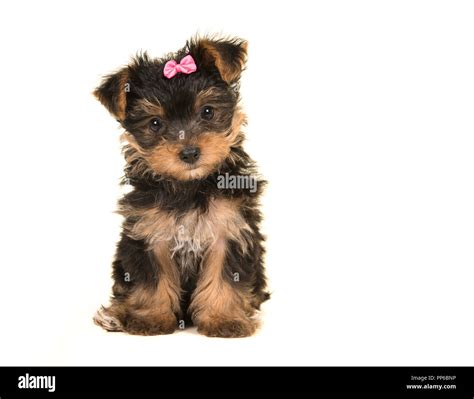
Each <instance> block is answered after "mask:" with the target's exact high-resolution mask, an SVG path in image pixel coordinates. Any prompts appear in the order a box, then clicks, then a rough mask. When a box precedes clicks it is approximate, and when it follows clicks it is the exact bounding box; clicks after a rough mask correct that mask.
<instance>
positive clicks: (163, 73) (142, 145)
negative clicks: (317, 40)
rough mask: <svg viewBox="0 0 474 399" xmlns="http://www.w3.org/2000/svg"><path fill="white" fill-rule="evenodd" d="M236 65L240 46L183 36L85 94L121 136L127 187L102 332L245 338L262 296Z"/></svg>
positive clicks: (252, 172) (100, 318)
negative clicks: (192, 330) (171, 48)
mask: <svg viewBox="0 0 474 399" xmlns="http://www.w3.org/2000/svg"><path fill="white" fill-rule="evenodd" d="M246 55H247V42H245V41H244V40H240V39H228V38H217V39H216V38H193V39H191V40H189V41H188V42H187V44H186V46H185V47H184V48H183V49H181V50H179V51H178V52H176V53H175V54H168V55H167V56H165V57H164V58H161V59H151V58H150V57H149V56H148V55H147V54H146V53H145V54H142V55H138V56H137V57H136V58H135V59H133V60H132V62H131V64H130V65H128V66H126V67H124V68H122V69H120V70H119V71H117V72H116V73H114V74H112V75H109V76H107V77H105V78H104V80H103V82H102V84H101V85H100V87H98V88H97V89H96V90H95V92H94V94H95V96H96V97H97V99H98V100H99V101H100V102H101V103H102V104H103V105H104V106H105V107H106V108H107V110H108V111H109V112H110V113H111V114H112V115H113V116H114V117H115V118H116V119H117V121H118V122H119V123H120V125H121V126H122V127H123V128H124V130H125V132H124V133H123V135H122V139H123V141H124V148H123V153H124V156H125V160H126V167H125V176H124V180H123V184H129V185H131V187H132V190H131V191H130V192H128V193H127V194H126V195H125V196H124V197H123V198H122V199H121V200H120V201H119V213H120V214H121V215H122V216H123V217H124V222H123V232H122V234H121V239H120V242H119V243H118V244H117V252H116V256H115V260H114V262H113V279H114V285H113V295H112V299H111V304H110V306H109V307H107V308H101V309H100V310H99V311H98V312H97V314H96V316H95V317H94V321H95V323H96V324H98V325H100V326H101V327H103V328H104V329H106V330H107V331H124V332H127V333H130V334H140V335H156V334H170V333H172V332H173V331H175V330H176V329H177V328H184V327H185V326H189V325H192V324H193V325H195V326H197V329H198V332H200V333H202V334H205V335H207V336H211V337H245V336H249V335H252V334H253V333H254V332H255V329H256V327H257V320H256V311H257V310H258V309H259V308H260V304H261V303H262V302H263V301H265V300H266V299H268V298H269V294H268V293H267V292H266V279H265V274H264V266H263V256H264V248H263V240H264V238H263V236H262V234H261V233H260V231H259V223H260V221H261V213H260V211H259V202H258V200H259V196H260V194H261V191H262V188H263V186H264V184H265V181H263V180H261V179H258V177H257V175H256V167H255V164H254V162H253V161H252V159H251V158H250V157H249V156H248V155H247V153H246V152H245V151H244V149H243V147H242V144H243V141H244V134H243V132H242V127H243V125H245V115H244V114H243V112H242V110H241V108H240V106H239V80H240V75H241V72H242V70H243V68H244V65H245V61H246ZM223 177H225V178H223ZM229 182H230V183H232V182H233V183H234V184H229ZM245 182H247V183H248V182H254V183H255V184H253V185H252V187H249V185H248V184H247V185H245V184H238V183H245ZM225 183H227V184H225ZM242 186H244V187H242Z"/></svg>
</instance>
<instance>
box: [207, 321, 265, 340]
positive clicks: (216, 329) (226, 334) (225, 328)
mask: <svg viewBox="0 0 474 399" xmlns="http://www.w3.org/2000/svg"><path fill="white" fill-rule="evenodd" d="M256 329H257V324H256V322H255V321H253V320H252V319H250V318H239V319H226V318H213V319H210V320H206V321H203V322H200V323H198V332H199V333H200V334H204V335H207V336H208V337H221V338H241V337H249V336H250V335H252V334H253V333H254V332H255V330H256Z"/></svg>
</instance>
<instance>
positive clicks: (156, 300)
mask: <svg viewBox="0 0 474 399" xmlns="http://www.w3.org/2000/svg"><path fill="white" fill-rule="evenodd" d="M124 245H129V246H130V248H127V251H123V246H124ZM124 254H127V256H125V255H124ZM122 275H125V278H124V277H123V276H122ZM114 277H115V280H116V281H115V284H114V290H113V291H114V297H113V299H112V303H111V305H110V306H109V307H108V308H102V309H101V310H99V312H97V314H96V316H95V318H94V321H95V323H96V324H98V325H100V326H101V327H103V328H104V329H106V330H108V331H125V332H128V333H130V334H138V335H158V334H170V333H172V332H173V331H174V330H175V329H176V327H177V316H178V315H179V314H180V285H179V273H178V270H177V268H176V265H175V264H174V262H173V261H172V259H171V257H170V252H169V249H168V242H166V241H162V242H160V243H158V244H157V245H156V246H155V248H154V251H144V250H143V248H141V246H140V242H139V241H134V240H130V239H129V238H126V237H123V238H122V242H121V243H120V244H119V248H118V254H117V260H116V261H115V262H114Z"/></svg>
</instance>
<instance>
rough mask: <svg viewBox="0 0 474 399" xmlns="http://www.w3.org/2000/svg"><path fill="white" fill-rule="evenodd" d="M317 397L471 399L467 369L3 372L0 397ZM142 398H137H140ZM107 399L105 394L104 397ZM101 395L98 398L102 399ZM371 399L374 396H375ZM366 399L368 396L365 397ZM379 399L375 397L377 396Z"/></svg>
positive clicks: (473, 390)
mask: <svg viewBox="0 0 474 399" xmlns="http://www.w3.org/2000/svg"><path fill="white" fill-rule="evenodd" d="M132 392H133V393H134V395H133V397H147V395H145V393H162V392H163V393H164V392H176V393H178V392H206V393H213V392H214V393H223V392H320V393H366V394H378V395H379V394H381V393H386V394H389V393H390V394H396V396H397V397H433V398H435V397H447V398H449V397H462V398H474V368H472V367H291V368H289V367H261V368H260V367H251V368H247V367H196V368H193V367H3V368H0V398H1V399H9V398H15V397H24V396H28V397H31V396H35V397H38V396H40V397H51V396H58V397H59V396H62V395H61V394H62V393H101V394H105V393H111V394H112V393H113V395H110V397H112V396H114V397H116V396H117V395H116V393H122V394H126V393H132ZM140 393H143V395H140ZM104 396H105V397H108V395H104ZM104 396H102V397H104ZM376 396H377V395H374V397H376ZM371 397H372V396H371ZM379 397H380V396H379Z"/></svg>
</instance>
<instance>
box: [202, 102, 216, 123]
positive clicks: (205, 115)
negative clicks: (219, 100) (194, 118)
mask: <svg viewBox="0 0 474 399" xmlns="http://www.w3.org/2000/svg"><path fill="white" fill-rule="evenodd" d="M213 116H214V108H212V107H211V106H209V105H206V106H204V107H202V109H201V118H202V119H204V120H206V121H210V120H211V119H212V117H213Z"/></svg>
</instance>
